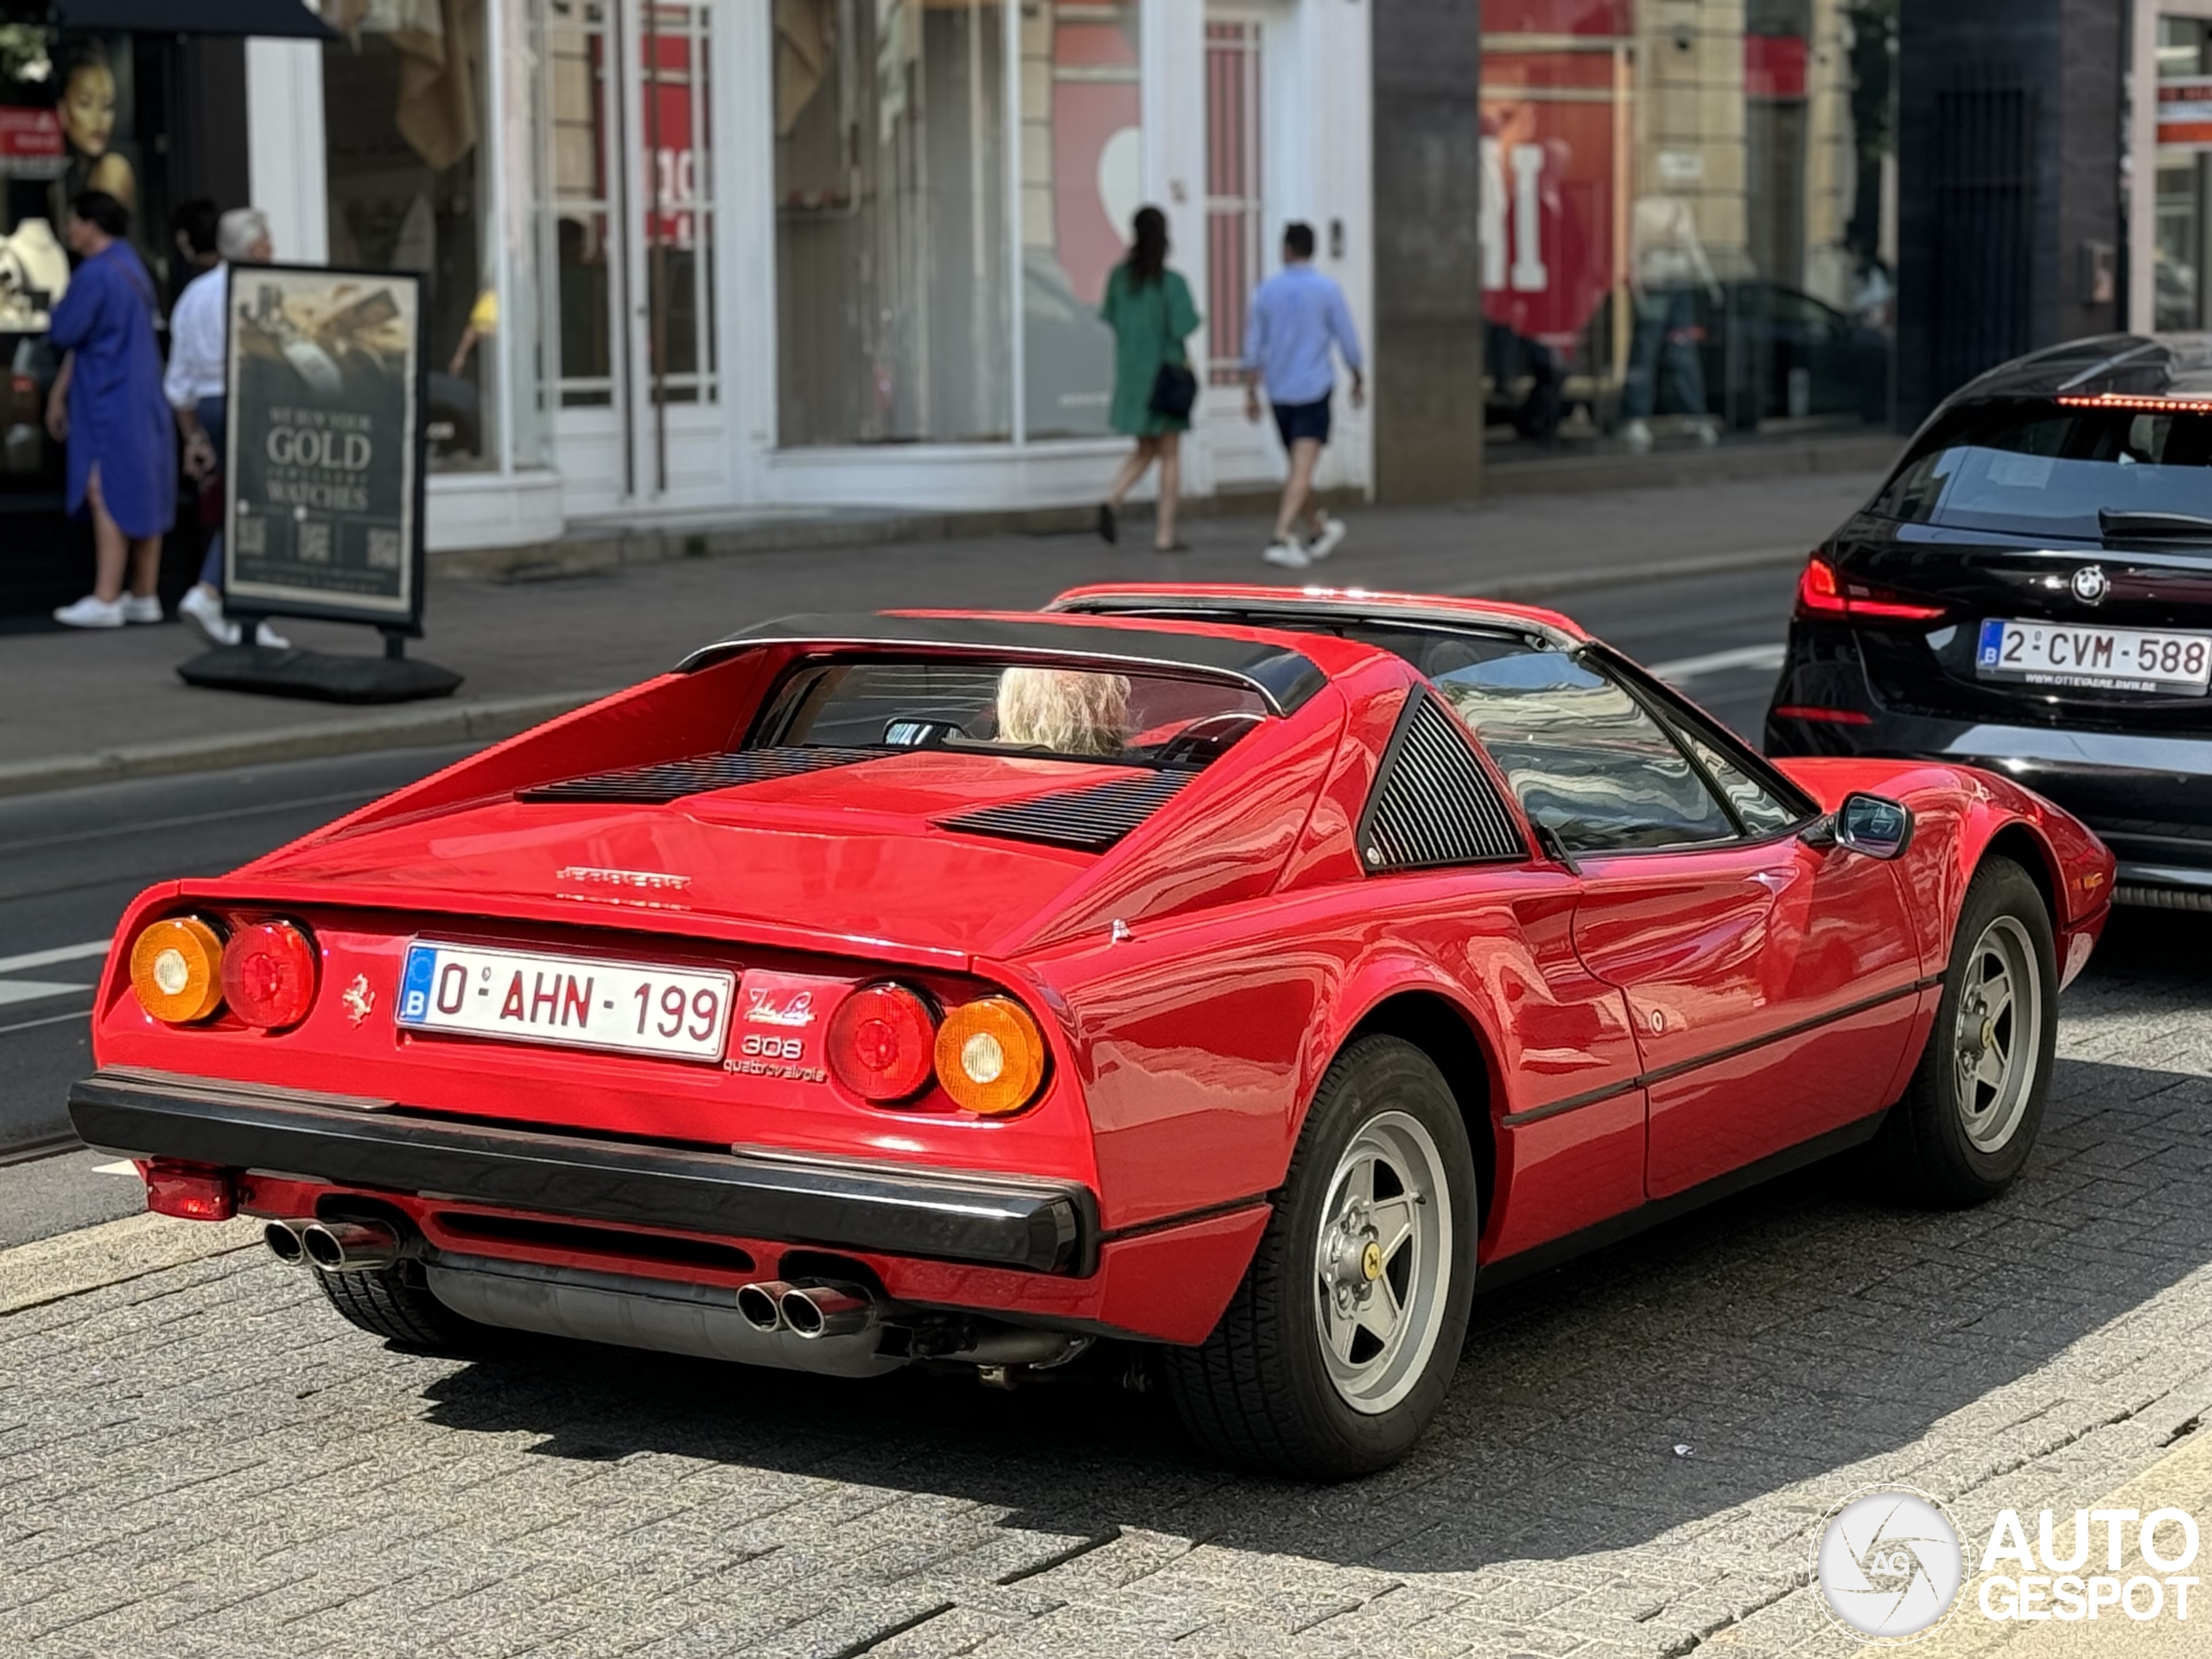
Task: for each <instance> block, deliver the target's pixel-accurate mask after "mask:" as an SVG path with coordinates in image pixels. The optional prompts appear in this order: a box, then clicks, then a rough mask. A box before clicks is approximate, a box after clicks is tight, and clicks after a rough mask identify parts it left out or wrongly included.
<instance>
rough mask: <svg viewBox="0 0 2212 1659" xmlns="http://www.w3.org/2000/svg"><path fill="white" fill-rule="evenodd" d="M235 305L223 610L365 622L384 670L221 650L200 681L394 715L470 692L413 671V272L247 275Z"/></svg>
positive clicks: (254, 269)
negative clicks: (377, 638)
mask: <svg viewBox="0 0 2212 1659" xmlns="http://www.w3.org/2000/svg"><path fill="white" fill-rule="evenodd" d="M226 307H227V315H226V321H227V324H228V327H227V334H228V340H227V343H226V344H227V363H226V380H227V385H228V392H229V397H228V405H227V409H226V416H225V420H226V430H225V444H224V454H225V467H226V476H225V481H224V506H223V580H224V589H223V591H224V607H225V609H226V611H227V612H228V613H230V614H231V615H232V616H233V617H236V618H238V619H239V620H242V621H245V622H246V623H247V624H248V625H249V638H250V637H251V623H252V622H254V621H256V620H258V619H260V618H262V617H268V616H294V617H309V618H316V619H320V620H327V621H333V622H356V623H361V624H365V625H366V626H371V627H374V628H376V629H378V631H379V632H382V633H383V635H384V637H385V652H384V655H383V657H382V658H360V657H346V656H336V655H333V654H330V653H327V652H282V653H279V652H274V651H271V650H269V649H265V648H257V647H255V646H252V645H241V646H232V647H229V648H227V649H226V650H219V651H216V652H209V653H208V654H207V657H205V658H197V659H195V660H194V662H193V663H190V664H186V665H185V668H184V669H183V670H181V672H183V673H184V675H185V677H186V678H187V679H188V680H191V681H193V682H194V683H201V684H207V683H219V684H226V685H230V686H232V687H234V688H237V689H244V690H264V691H274V692H277V693H278V694H279V695H289V696H316V697H328V698H335V699H337V700H340V701H346V702H354V701H362V702H383V701H387V700H394V699H397V698H403V697H410V696H441V695H443V694H444V693H445V692H448V691H450V690H453V689H454V686H455V685H458V684H459V683H460V677H459V676H458V675H454V674H453V673H452V672H451V671H448V670H445V669H439V668H435V666H433V665H432V664H427V663H420V662H408V661H406V660H404V641H405V640H406V639H410V638H414V639H419V638H420V637H421V636H422V632H423V473H424V459H425V448H424V433H423V423H424V408H425V403H426V399H425V396H424V387H425V384H426V380H425V367H424V349H423V346H424V340H423V323H424V315H423V279H422V278H421V277H419V276H417V275H415V274H413V273H411V272H395V271H364V270H330V269H327V268H326V267H322V266H304V265H245V264H237V265H232V267H231V269H230V291H229V295H228V298H227V300H226Z"/></svg>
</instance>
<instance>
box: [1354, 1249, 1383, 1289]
mask: <svg viewBox="0 0 2212 1659" xmlns="http://www.w3.org/2000/svg"><path fill="white" fill-rule="evenodd" d="M1359 1270H1360V1272H1362V1273H1363V1274H1366V1276H1367V1278H1368V1281H1369V1282H1370V1283H1372V1282H1373V1281H1376V1280H1377V1279H1380V1278H1381V1277H1382V1276H1383V1247H1382V1246H1381V1245H1380V1244H1377V1243H1376V1242H1375V1241H1374V1240H1373V1239H1371V1238H1370V1239H1369V1240H1368V1241H1367V1248H1366V1249H1363V1250H1362V1251H1361V1252H1360V1253H1359Z"/></svg>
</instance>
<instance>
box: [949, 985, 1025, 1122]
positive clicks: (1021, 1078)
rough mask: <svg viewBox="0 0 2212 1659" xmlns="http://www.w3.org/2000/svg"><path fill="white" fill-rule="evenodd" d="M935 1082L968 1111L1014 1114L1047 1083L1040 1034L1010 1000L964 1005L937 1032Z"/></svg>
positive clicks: (983, 999) (987, 999) (992, 999)
mask: <svg viewBox="0 0 2212 1659" xmlns="http://www.w3.org/2000/svg"><path fill="white" fill-rule="evenodd" d="M937 1080H938V1084H940V1085H941V1086H942V1087H943V1088H944V1092H945V1093H946V1094H948V1095H950V1096H952V1097H953V1099H955V1100H956V1101H957V1102H959V1103H960V1104H961V1105H963V1106H964V1107H966V1108H967V1109H969V1111H971V1112H981V1113H982V1114H984V1115H986V1116H996V1115H997V1114H999V1113H1001V1112H1018V1111H1020V1109H1022V1108H1023V1107H1025V1106H1027V1104H1028V1103H1030V1102H1031V1101H1032V1100H1033V1099H1034V1098H1035V1097H1036V1094H1037V1085H1038V1084H1040V1083H1042V1082H1044V1080H1045V1036H1044V1033H1042V1032H1040V1031H1039V1030H1038V1029H1037V1022H1036V1021H1035V1020H1033V1019H1031V1018H1030V1017H1029V1011H1028V1010H1027V1008H1025V1007H1022V1006H1021V1005H1020V1003H1019V1002H1016V1001H1014V1000H1013V999H1012V998H1011V997H1005V996H984V997H978V998H977V999H976V1001H973V1002H963V1003H962V1004H961V1005H960V1006H959V1007H957V1008H955V1009H953V1010H952V1012H951V1013H950V1014H946V1015H945V1016H944V1025H942V1026H940V1027H938V1033H937Z"/></svg>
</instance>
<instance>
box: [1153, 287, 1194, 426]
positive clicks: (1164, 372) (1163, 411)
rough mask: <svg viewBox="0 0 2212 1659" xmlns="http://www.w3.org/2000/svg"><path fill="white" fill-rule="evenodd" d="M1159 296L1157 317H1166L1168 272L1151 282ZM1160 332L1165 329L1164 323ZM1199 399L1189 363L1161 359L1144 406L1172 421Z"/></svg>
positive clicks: (1181, 418) (1184, 414) (1187, 416)
mask: <svg viewBox="0 0 2212 1659" xmlns="http://www.w3.org/2000/svg"><path fill="white" fill-rule="evenodd" d="M1153 288H1154V291H1155V292H1156V293H1157V294H1158V296H1159V299H1160V321H1161V322H1162V324H1163V325H1164V324H1165V323H1166V320H1167V273H1166V271H1164V270H1163V271H1162V272H1160V280H1159V281H1158V282H1157V283H1154V284H1153ZM1161 332H1162V333H1163V334H1164V333H1166V328H1165V327H1162V329H1161ZM1197 402H1198V376H1197V375H1195V374H1193V373H1192V372H1191V365H1189V364H1188V363H1162V364H1161V365H1160V372H1159V373H1158V374H1156V375H1154V376H1153V378H1152V396H1151V397H1149V398H1148V399H1147V400H1146V404H1145V407H1146V408H1147V409H1149V410H1151V411H1152V412H1153V413H1154V414H1155V415H1158V416H1163V417H1164V418H1166V419H1167V420H1171V421H1186V420H1188V419H1190V417H1191V410H1192V406H1193V405H1194V404H1197Z"/></svg>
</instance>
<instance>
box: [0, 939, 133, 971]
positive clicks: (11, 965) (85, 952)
mask: <svg viewBox="0 0 2212 1659" xmlns="http://www.w3.org/2000/svg"><path fill="white" fill-rule="evenodd" d="M107 947H108V942H107V941H106V940H105V939H87V940H86V942H85V943H84V944H57V945H55V946H54V949H53V950H34V951H32V952H31V953H30V954H29V956H22V957H0V974H17V973H21V972H22V971H23V969H26V968H51V967H53V966H54V963H58V962H87V961H90V960H91V959H92V957H104V956H105V955H107Z"/></svg>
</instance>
